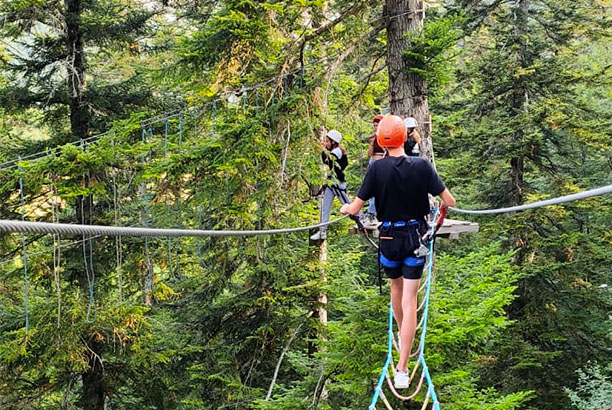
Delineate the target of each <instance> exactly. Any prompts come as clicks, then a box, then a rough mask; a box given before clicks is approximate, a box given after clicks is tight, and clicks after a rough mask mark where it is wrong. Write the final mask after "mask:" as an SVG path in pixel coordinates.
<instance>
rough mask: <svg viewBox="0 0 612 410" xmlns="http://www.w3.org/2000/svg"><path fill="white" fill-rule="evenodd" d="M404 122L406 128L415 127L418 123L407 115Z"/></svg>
mask: <svg viewBox="0 0 612 410" xmlns="http://www.w3.org/2000/svg"><path fill="white" fill-rule="evenodd" d="M404 124H406V128H416V127H417V125H419V123H418V122H417V120H415V119H414V118H412V117H408V118H406V119H405V120H404Z"/></svg>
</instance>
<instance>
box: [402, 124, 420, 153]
mask: <svg viewBox="0 0 612 410" xmlns="http://www.w3.org/2000/svg"><path fill="white" fill-rule="evenodd" d="M404 124H406V132H407V135H406V142H405V143H404V151H405V152H406V155H408V156H409V157H418V156H419V155H420V154H421V150H420V148H419V142H421V134H419V132H418V131H417V130H416V127H417V126H418V125H419V123H418V122H417V120H415V119H414V118H412V117H407V118H406V119H405V120H404Z"/></svg>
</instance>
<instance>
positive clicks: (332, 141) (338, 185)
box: [310, 130, 363, 241]
mask: <svg viewBox="0 0 612 410" xmlns="http://www.w3.org/2000/svg"><path fill="white" fill-rule="evenodd" d="M341 142H342V134H340V132H338V131H336V130H330V131H329V132H328V133H327V134H326V135H325V139H324V140H323V147H324V148H325V150H326V151H323V152H322V153H321V158H322V159H323V163H324V164H325V165H327V166H328V167H329V171H330V172H331V174H330V175H329V176H328V184H327V185H326V186H325V188H324V192H323V204H322V205H321V222H327V221H329V216H330V214H331V207H332V205H333V203H334V198H338V200H339V201H340V203H341V204H347V203H349V202H351V200H350V199H349V197H348V195H347V193H346V179H345V176H344V169H345V168H346V166H347V165H348V158H347V156H346V149H344V147H343V146H342V145H340V143H341ZM328 152H329V153H328ZM358 218H359V220H361V219H363V214H361V213H359V216H358ZM356 219H357V218H356ZM326 238H327V226H323V227H321V228H320V229H319V231H317V232H316V233H315V234H313V235H312V236H311V237H310V239H311V240H313V241H319V240H323V239H326Z"/></svg>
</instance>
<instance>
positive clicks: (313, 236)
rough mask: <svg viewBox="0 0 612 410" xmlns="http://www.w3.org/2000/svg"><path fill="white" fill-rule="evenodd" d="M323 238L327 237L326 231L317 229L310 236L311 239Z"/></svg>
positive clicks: (320, 239) (318, 239)
mask: <svg viewBox="0 0 612 410" xmlns="http://www.w3.org/2000/svg"><path fill="white" fill-rule="evenodd" d="M323 239H327V232H321V231H317V232H316V233H314V234H313V235H311V236H310V240H311V241H322V240H323Z"/></svg>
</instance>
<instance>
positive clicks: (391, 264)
mask: <svg viewBox="0 0 612 410" xmlns="http://www.w3.org/2000/svg"><path fill="white" fill-rule="evenodd" d="M380 264H381V265H382V266H384V267H385V268H399V267H400V265H401V264H402V262H400V261H392V260H389V259H387V258H386V257H385V255H383V254H382V252H381V253H380Z"/></svg>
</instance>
